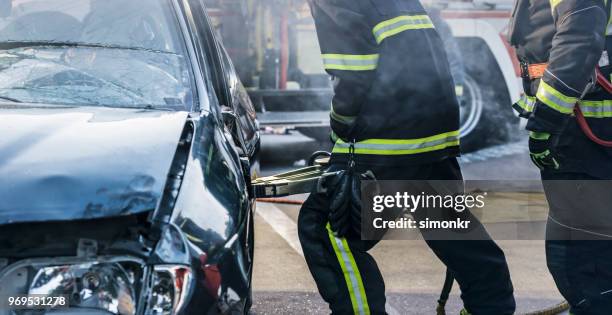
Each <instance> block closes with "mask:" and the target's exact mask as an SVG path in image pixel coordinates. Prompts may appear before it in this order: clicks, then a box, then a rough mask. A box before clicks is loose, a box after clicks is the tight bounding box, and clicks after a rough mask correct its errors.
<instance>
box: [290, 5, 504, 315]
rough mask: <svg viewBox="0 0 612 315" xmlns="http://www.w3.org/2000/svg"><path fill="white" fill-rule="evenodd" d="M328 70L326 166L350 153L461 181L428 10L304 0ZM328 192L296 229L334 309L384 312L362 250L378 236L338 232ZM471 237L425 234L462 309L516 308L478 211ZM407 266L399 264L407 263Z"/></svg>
mask: <svg viewBox="0 0 612 315" xmlns="http://www.w3.org/2000/svg"><path fill="white" fill-rule="evenodd" d="M309 5H310V8H311V13H312V15H313V18H314V20H315V26H316V30H317V36H318V39H319V44H320V48H321V51H322V58H323V64H324V67H325V70H326V71H327V73H328V74H330V75H331V77H332V81H333V85H334V97H333V100H332V104H331V113H330V118H331V127H332V130H333V132H332V138H333V140H334V141H335V145H334V148H333V150H332V157H331V160H330V171H334V170H339V169H345V168H347V163H348V161H349V160H352V161H353V162H354V163H355V167H356V169H357V171H358V172H362V173H363V172H365V171H367V170H369V171H372V172H373V173H374V176H375V177H376V178H377V179H379V180H434V179H436V180H459V181H461V180H462V175H461V171H460V168H459V165H458V163H457V159H456V157H457V156H458V154H459V130H458V129H459V118H458V117H459V116H458V115H459V112H458V104H457V98H456V95H455V92H454V86H453V80H452V78H451V74H450V71H449V66H448V61H447V58H446V54H445V52H444V44H443V43H442V41H441V40H440V38H439V36H438V34H437V33H436V30H435V28H434V26H433V24H432V21H431V19H430V18H429V17H428V16H427V14H426V12H425V10H424V8H423V7H422V6H421V4H420V3H419V1H417V0H309ZM329 208H330V201H329V197H328V196H327V195H324V194H311V195H310V196H309V198H308V200H307V201H306V202H305V204H304V205H303V207H302V209H301V211H300V215H299V219H298V232H299V237H300V242H301V245H302V248H303V251H304V256H305V259H306V262H307V264H308V267H309V269H310V272H311V274H312V276H313V277H314V279H315V282H316V284H317V287H318V289H319V293H320V294H321V295H322V297H323V299H324V300H325V301H326V302H327V303H329V306H330V309H331V311H332V313H333V314H385V286H384V281H383V278H382V276H381V273H380V271H379V269H378V267H377V264H376V262H375V260H374V259H373V258H372V256H370V255H369V254H368V250H369V249H371V248H372V247H373V246H374V245H375V244H376V243H377V241H376V240H372V241H367V240H361V237H360V235H355V234H354V233H353V234H348V235H346V237H337V236H336V235H337V234H336V233H335V232H336V231H333V230H332V228H331V227H330V224H329V217H328V216H329V212H330V210H329ZM473 220H474V221H476V222H475V224H474V226H475V229H476V230H477V231H478V233H480V239H479V240H475V241H460V240H455V241H442V240H426V241H427V244H428V246H429V247H430V248H431V249H432V250H433V251H434V253H435V254H436V255H437V256H438V257H439V259H440V260H441V261H442V262H443V263H444V264H445V265H446V266H447V267H448V268H449V270H450V271H451V272H452V273H453V275H454V276H455V278H456V279H457V282H458V283H459V285H460V288H461V290H462V299H463V302H464V307H465V310H463V311H462V313H465V314H468V313H471V314H491V315H505V314H513V313H514V310H515V301H514V297H513V287H512V283H511V281H510V274H509V271H508V266H507V263H506V259H505V256H504V253H503V251H502V250H501V249H500V248H499V247H498V246H497V245H496V244H495V243H494V242H493V241H492V240H491V239H490V237H489V235H488V234H487V233H486V231H485V230H484V228H483V227H482V225H480V223H479V222H477V220H475V219H473ZM409 268H410V266H406V270H409Z"/></svg>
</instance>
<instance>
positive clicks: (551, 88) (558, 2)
mask: <svg viewBox="0 0 612 315" xmlns="http://www.w3.org/2000/svg"><path fill="white" fill-rule="evenodd" d="M608 2H609V1H608V0H550V1H547V0H518V1H517V2H516V5H515V8H514V11H513V13H512V20H511V23H510V34H509V36H510V42H511V44H512V45H513V46H515V47H516V48H517V54H518V57H519V59H520V61H521V62H522V63H523V64H525V66H526V65H534V64H545V63H547V64H548V65H547V68H546V70H545V71H544V73H543V77H542V78H541V79H540V78H528V77H524V78H523V87H524V91H525V95H524V96H523V97H522V99H521V101H519V103H518V105H520V109H519V111H521V112H522V114H523V116H525V117H529V121H528V123H527V129H528V130H530V131H536V132H548V133H552V134H555V135H559V137H558V144H557V150H558V153H559V154H560V158H561V159H562V160H563V162H562V163H561V166H562V169H561V171H564V172H586V173H589V174H591V175H592V176H595V177H600V176H605V177H607V176H611V175H612V150H610V149H606V148H604V147H602V146H599V145H597V144H595V143H594V142H592V141H590V140H589V139H588V138H587V137H586V136H585V135H584V134H583V133H582V131H581V130H580V128H579V126H578V124H577V122H576V119H575V118H574V115H573V109H574V106H575V104H576V102H578V101H579V100H580V102H579V104H580V108H581V110H582V112H583V113H584V116H585V117H586V118H587V121H588V123H589V125H590V126H591V128H592V129H593V132H594V133H595V134H596V135H597V136H599V137H600V138H604V139H612V95H610V94H609V93H607V92H605V91H604V90H603V89H602V88H601V87H597V86H595V87H590V85H589V83H590V82H593V78H594V75H595V69H596V67H597V66H600V67H601V70H602V71H603V72H604V74H605V75H606V77H607V78H610V59H609V55H608V53H607V49H606V46H610V43H611V39H610V37H608V36H609V35H611V34H612V25H611V24H609V23H608V22H609V16H610V3H608ZM606 43H607V44H606ZM611 48H612V47H611ZM581 99H582V100H581Z"/></svg>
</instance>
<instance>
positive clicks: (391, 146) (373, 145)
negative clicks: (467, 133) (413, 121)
mask: <svg viewBox="0 0 612 315" xmlns="http://www.w3.org/2000/svg"><path fill="white" fill-rule="evenodd" d="M458 145H459V131H458V130H457V131H451V132H446V133H442V134H438V135H435V136H431V137H426V138H420V139H368V140H364V141H360V142H357V143H355V154H373V155H407V154H418V153H425V152H431V151H437V150H443V149H446V148H449V147H453V146H458ZM349 148H350V144H348V143H346V142H344V141H342V140H341V139H338V140H336V145H335V146H334V149H333V150H332V153H349Z"/></svg>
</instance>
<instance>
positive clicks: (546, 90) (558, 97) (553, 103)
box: [536, 80, 578, 114]
mask: <svg viewBox="0 0 612 315" xmlns="http://www.w3.org/2000/svg"><path fill="white" fill-rule="evenodd" d="M536 97H537V98H538V100H540V102H542V103H544V104H546V105H547V106H548V107H550V108H552V109H554V110H556V111H558V112H560V113H563V114H571V113H572V112H573V110H574V105H576V102H577V101H578V98H576V97H571V96H566V95H563V93H561V92H559V91H557V90H555V88H553V87H552V86H550V85H548V84H547V83H546V82H544V80H541V81H540V86H539V87H538V93H537V94H536Z"/></svg>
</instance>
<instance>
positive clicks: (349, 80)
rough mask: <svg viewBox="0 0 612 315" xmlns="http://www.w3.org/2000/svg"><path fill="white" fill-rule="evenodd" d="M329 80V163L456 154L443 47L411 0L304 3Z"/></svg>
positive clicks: (455, 117) (411, 160) (455, 116)
mask: <svg viewBox="0 0 612 315" xmlns="http://www.w3.org/2000/svg"><path fill="white" fill-rule="evenodd" d="M309 4H310V7H311V10H312V15H313V17H314V20H315V25H316V29H317V36H318V38H319V44H320V47H321V52H322V58H323V64H324V67H325V70H326V71H327V72H328V73H329V74H330V75H331V76H332V77H333V82H334V92H335V94H334V98H333V101H332V109H331V114H330V117H331V127H332V130H333V135H332V137H333V138H335V139H334V140H335V141H336V144H335V146H334V149H333V152H332V153H333V155H332V161H334V160H342V159H345V158H346V154H347V153H349V151H350V145H349V142H352V141H355V142H356V143H355V145H354V149H355V152H354V153H355V159H356V161H358V162H362V163H366V164H389V163H392V164H400V163H401V164H404V165H405V164H420V163H428V162H431V161H436V160H441V159H444V158H446V157H448V156H455V155H457V154H458V152H459V130H458V129H459V109H458V104H457V99H456V96H455V91H454V86H453V81H452V78H451V75H450V71H449V66H448V61H447V58H446V54H445V52H444V44H443V43H442V41H441V40H440V37H439V36H438V34H437V33H436V30H435V28H434V26H433V23H432V21H431V19H430V18H429V17H428V16H427V13H426V12H425V10H424V8H423V7H422V6H421V4H420V3H419V1H417V0H309Z"/></svg>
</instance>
